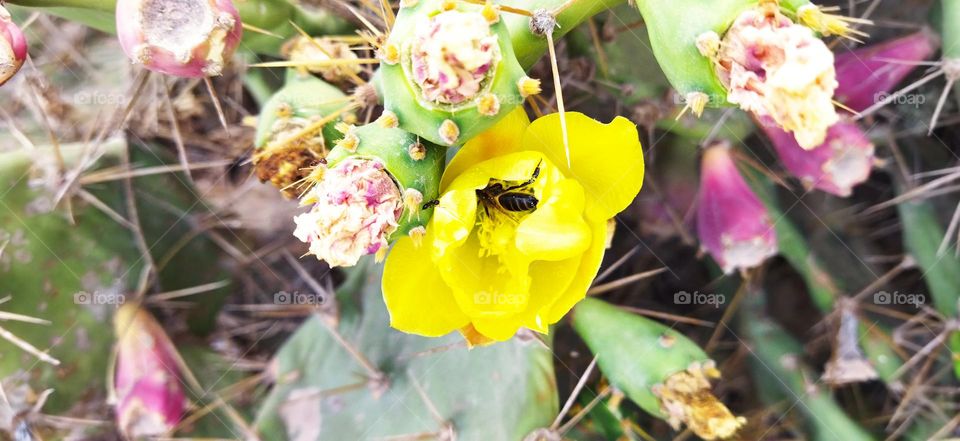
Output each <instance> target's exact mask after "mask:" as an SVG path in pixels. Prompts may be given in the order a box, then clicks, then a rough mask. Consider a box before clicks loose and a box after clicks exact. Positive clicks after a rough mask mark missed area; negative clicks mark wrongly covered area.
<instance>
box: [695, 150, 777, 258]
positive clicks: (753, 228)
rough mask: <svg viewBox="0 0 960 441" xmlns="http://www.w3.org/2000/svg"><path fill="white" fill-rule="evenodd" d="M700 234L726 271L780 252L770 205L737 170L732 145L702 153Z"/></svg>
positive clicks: (699, 212) (698, 215)
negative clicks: (769, 211)
mask: <svg viewBox="0 0 960 441" xmlns="http://www.w3.org/2000/svg"><path fill="white" fill-rule="evenodd" d="M697 234H698V235H699V236H700V244H701V245H702V246H703V248H704V249H705V250H706V251H707V252H709V253H710V255H711V256H713V259H714V260H716V261H717V264H719V265H720V267H721V268H723V271H724V272H726V273H730V272H733V271H734V270H737V269H746V268H752V267H755V266H757V265H760V264H761V263H763V261H764V260H766V259H767V258H769V257H771V256H773V255H775V254H776V253H777V236H776V231H775V230H774V226H773V223H772V222H771V220H770V216H769V215H768V214H767V209H766V207H765V206H764V205H763V203H762V202H761V201H760V199H759V198H758V197H757V195H756V194H755V193H754V192H753V190H752V189H751V188H750V186H749V185H747V182H746V181H745V180H744V179H743V176H741V175H740V172H739V171H738V170H737V166H736V164H735V163H734V162H733V158H732V157H731V154H730V147H729V145H726V144H718V145H715V146H713V147H709V148H708V149H707V150H706V152H704V154H703V161H702V163H701V170H700V200H699V206H698V208H697Z"/></svg>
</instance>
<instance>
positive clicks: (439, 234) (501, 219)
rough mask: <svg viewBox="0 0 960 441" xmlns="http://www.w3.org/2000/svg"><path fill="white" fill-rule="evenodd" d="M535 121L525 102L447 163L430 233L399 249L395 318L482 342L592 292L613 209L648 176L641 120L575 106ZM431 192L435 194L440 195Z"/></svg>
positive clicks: (391, 268)
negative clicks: (595, 115) (609, 118)
mask: <svg viewBox="0 0 960 441" xmlns="http://www.w3.org/2000/svg"><path fill="white" fill-rule="evenodd" d="M566 120H567V121H566V122H567V128H568V139H569V147H570V163H571V164H572V166H570V167H568V166H567V157H566V150H565V147H564V142H563V138H562V134H561V133H562V132H561V129H560V116H559V115H558V114H552V115H547V116H544V117H541V118H539V119H537V120H535V121H533V122H532V123H531V122H530V121H529V119H527V116H526V113H524V111H523V110H522V109H519V110H517V111H514V112H513V113H511V114H510V115H509V116H507V117H506V118H504V119H503V120H502V121H501V122H499V123H498V124H497V125H496V126H495V127H493V128H492V129H490V130H489V131H487V132H485V133H483V134H481V135H480V136H478V137H476V138H474V139H473V140H472V141H470V142H468V143H467V144H466V145H465V146H464V147H463V149H462V150H461V151H460V152H459V153H457V155H456V156H455V157H454V158H453V160H452V161H451V162H450V164H449V165H448V166H447V169H446V171H445V172H444V175H443V180H442V182H441V188H440V194H441V197H440V198H439V200H438V203H437V206H436V208H435V210H434V214H433V218H432V219H431V220H430V223H429V224H428V226H427V230H426V233H425V235H424V236H423V237H421V238H419V240H414V239H412V238H403V239H400V241H398V242H397V243H396V245H395V246H394V248H393V250H392V251H391V252H390V255H389V256H388V257H387V262H386V268H385V270H384V277H383V295H384V299H385V301H386V304H387V308H388V309H389V310H390V321H391V325H392V326H393V327H394V328H397V329H399V330H401V331H404V332H409V333H413V334H420V335H424V336H431V337H437V336H442V335H445V334H447V333H449V332H451V331H454V330H459V331H460V332H461V334H462V335H463V336H464V338H466V339H467V341H468V342H469V343H470V344H471V345H473V344H485V343H488V342H492V341H503V340H507V339H509V338H511V337H512V336H513V335H514V334H516V332H517V331H518V330H519V329H520V328H529V329H532V330H534V331H537V332H541V333H546V332H547V330H548V326H549V325H551V324H553V323H556V322H557V321H559V320H560V319H561V318H562V317H563V316H564V315H565V314H566V313H567V311H569V310H570V308H572V307H573V306H574V305H575V304H576V303H577V302H578V301H580V300H581V299H583V298H584V296H585V295H586V292H587V288H588V287H589V286H590V283H591V282H592V281H593V278H594V277H595V276H596V274H597V270H598V269H599V267H600V262H601V260H602V259H603V253H604V250H605V245H606V236H607V221H608V220H609V219H611V218H612V217H614V216H615V215H616V214H617V213H619V212H620V211H622V210H623V209H625V208H626V207H627V206H628V205H629V204H630V203H631V202H632V201H633V199H634V197H635V196H636V194H637V193H638V192H639V191H640V186H641V185H642V183H643V171H644V167H643V150H642V148H641V146H640V142H639V138H638V135H637V128H636V126H635V125H634V124H633V123H631V122H629V121H628V120H626V119H624V118H620V117H618V118H616V119H614V120H613V122H611V123H609V124H602V123H599V122H597V121H594V120H593V119H590V118H589V117H587V116H585V115H583V114H580V113H567V114H566ZM428 203H429V202H428Z"/></svg>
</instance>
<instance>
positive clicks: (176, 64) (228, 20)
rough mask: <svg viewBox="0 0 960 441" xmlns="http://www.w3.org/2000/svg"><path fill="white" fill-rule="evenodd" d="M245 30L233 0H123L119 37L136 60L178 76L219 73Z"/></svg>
mask: <svg viewBox="0 0 960 441" xmlns="http://www.w3.org/2000/svg"><path fill="white" fill-rule="evenodd" d="M242 33H243V28H242V26H241V24H240V14H239V13H238V12H237V9H236V8H235V7H234V6H233V2H231V0H118V1H117V36H118V37H119V38H120V45H121V46H122V47H123V51H124V52H126V53H127V56H128V57H129V58H130V59H131V60H133V62H134V63H138V64H142V65H143V66H144V67H146V68H147V69H150V70H152V71H156V72H161V73H165V74H169V75H174V76H178V77H189V78H198V77H204V76H217V75H220V73H221V72H222V70H223V66H224V64H225V63H226V61H227V59H229V58H230V56H231V55H232V54H233V51H234V50H235V49H236V48H237V45H238V44H239V43H240V36H241V34H242Z"/></svg>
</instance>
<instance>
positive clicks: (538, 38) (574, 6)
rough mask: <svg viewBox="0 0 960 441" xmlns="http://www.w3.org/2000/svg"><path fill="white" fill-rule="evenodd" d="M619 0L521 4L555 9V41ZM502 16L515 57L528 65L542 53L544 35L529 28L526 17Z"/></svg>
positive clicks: (555, 0) (539, 0) (620, 0)
mask: <svg viewBox="0 0 960 441" xmlns="http://www.w3.org/2000/svg"><path fill="white" fill-rule="evenodd" d="M623 3H624V0H530V1H526V2H523V3H521V5H522V6H523V8H525V9H526V10H527V11H529V12H535V11H548V12H554V11H557V12H558V13H557V14H556V15H554V19H555V20H556V22H557V23H556V24H557V26H556V29H555V30H554V32H553V38H554V41H557V40H559V39H560V38H561V37H563V36H564V35H565V34H566V33H568V32H570V31H572V30H574V29H576V28H577V26H579V25H580V24H581V23H583V22H584V21H586V20H589V19H590V17H593V16H594V15H596V14H598V13H600V12H603V11H606V10H608V9H613V8H615V7H617V6H619V5H621V4H623ZM503 20H504V22H506V24H507V29H509V30H510V38H511V40H513V50H514V52H515V53H516V55H517V60H519V61H520V65H521V66H523V68H524V69H529V68H530V67H531V66H533V64H534V63H536V62H537V60H539V59H540V58H541V57H542V56H543V54H544V53H546V51H547V39H546V38H545V37H544V35H543V34H538V33H535V32H534V31H533V29H532V28H531V25H530V20H531V18H530V17H527V16H525V15H521V14H511V13H505V14H503Z"/></svg>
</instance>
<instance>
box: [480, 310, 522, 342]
mask: <svg viewBox="0 0 960 441" xmlns="http://www.w3.org/2000/svg"><path fill="white" fill-rule="evenodd" d="M521 326H523V325H522V321H521V319H520V317H519V316H516V315H511V316H506V317H500V318H492V319H474V320H473V327H474V328H475V329H476V330H477V332H479V333H480V334H481V335H483V336H484V337H487V338H489V339H491V340H496V341H507V340H510V338H512V337H513V336H514V335H515V334H516V333H517V331H519V330H520V327H521Z"/></svg>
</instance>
